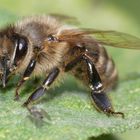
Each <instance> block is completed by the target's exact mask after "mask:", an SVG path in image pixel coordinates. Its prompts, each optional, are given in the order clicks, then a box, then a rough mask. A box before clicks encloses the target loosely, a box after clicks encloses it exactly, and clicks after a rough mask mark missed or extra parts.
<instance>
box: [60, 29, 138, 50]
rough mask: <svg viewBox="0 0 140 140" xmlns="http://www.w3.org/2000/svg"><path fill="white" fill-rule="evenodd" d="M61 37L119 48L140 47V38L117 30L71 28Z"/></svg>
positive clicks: (67, 39)
mask: <svg viewBox="0 0 140 140" xmlns="http://www.w3.org/2000/svg"><path fill="white" fill-rule="evenodd" d="M87 35H92V36H93V37H92V38H91V37H89V36H88V37H86V36H87ZM60 39H62V40H65V41H68V42H77V43H78V42H83V43H88V44H89V43H90V44H102V45H107V46H112V47H117V48H128V49H140V39H139V38H137V37H135V36H133V35H129V34H126V33H122V32H117V31H101V30H94V29H69V30H64V31H63V32H62V34H61V35H60Z"/></svg>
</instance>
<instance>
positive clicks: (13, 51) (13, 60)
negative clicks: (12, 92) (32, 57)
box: [0, 28, 28, 87]
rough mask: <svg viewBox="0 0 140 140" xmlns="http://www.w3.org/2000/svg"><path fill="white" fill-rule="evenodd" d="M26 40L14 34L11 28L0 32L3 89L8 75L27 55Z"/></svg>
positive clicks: (0, 62)
mask: <svg viewBox="0 0 140 140" xmlns="http://www.w3.org/2000/svg"><path fill="white" fill-rule="evenodd" d="M27 49H28V40H27V38H26V37H24V36H21V35H19V34H17V33H15V32H14V29H13V28H6V30H3V31H2V32H0V75H1V80H2V85H3V87H5V84H6V81H7V79H8V76H9V75H10V74H13V73H14V71H15V70H16V69H17V67H18V65H19V64H20V63H21V61H22V60H23V59H24V57H25V56H26V54H27Z"/></svg>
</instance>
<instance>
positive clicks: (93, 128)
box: [0, 13, 140, 140]
mask: <svg viewBox="0 0 140 140" xmlns="http://www.w3.org/2000/svg"><path fill="white" fill-rule="evenodd" d="M0 17H1V19H5V18H6V17H8V18H7V19H8V20H9V21H10V20H11V21H13V20H14V18H15V17H16V16H11V15H10V16H8V15H7V13H5V14H4V13H3V14H0ZM13 17H14V18H13ZM0 24H1V25H2V24H3V23H0ZM4 24H5V23H4ZM132 75H133V74H132ZM126 77H127V76H126ZM137 77H139V75H136V76H135V77H134V76H133V77H130V76H129V77H128V79H126V80H124V81H121V82H120V84H119V87H118V89H117V90H116V91H112V92H110V96H111V98H112V102H113V106H114V108H115V110H116V111H121V112H124V114H125V119H122V118H120V117H114V116H111V117H108V116H106V115H105V114H103V113H99V112H97V111H96V110H95V108H94V107H93V105H92V103H91V100H90V96H89V93H88V92H87V91H86V90H84V89H82V88H79V86H78V85H77V83H76V82H75V80H73V79H71V80H70V79H69V78H67V79H69V80H67V81H66V82H65V83H64V84H63V85H62V86H61V87H59V88H56V89H55V90H51V91H49V93H47V94H46V95H45V96H44V98H42V100H41V101H40V102H39V103H38V104H37V105H36V107H37V108H38V109H41V110H42V112H43V114H44V116H45V117H44V119H43V120H41V119H39V118H35V117H33V116H32V115H31V114H30V113H29V112H28V110H27V109H26V108H23V107H21V105H22V104H23V103H24V101H26V99H27V97H28V96H29V95H30V94H31V92H32V91H33V89H34V88H35V87H36V86H37V85H36V84H34V83H33V81H31V82H29V83H27V84H26V86H25V89H24V90H23V92H22V96H21V99H20V101H19V102H16V101H14V100H13V98H14V92H15V84H14V83H16V82H15V81H14V80H12V81H11V82H10V83H9V85H8V87H7V88H6V89H1V90H0V111H1V112H0V124H1V125H0V139H1V140H11V139H13V140H19V139H22V140H27V139H30V140H32V139H33V140H38V139H39V140H62V139H65V140H69V139H70V140H71V139H72V140H86V139H88V138H89V137H97V136H99V135H103V134H116V133H121V132H124V131H127V130H130V129H134V128H138V127H139V126H140V119H139V117H140V98H139V96H140V84H139V83H140V79H137Z"/></svg>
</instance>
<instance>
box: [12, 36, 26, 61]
mask: <svg viewBox="0 0 140 140" xmlns="http://www.w3.org/2000/svg"><path fill="white" fill-rule="evenodd" d="M27 45H28V43H27V40H26V39H24V38H19V39H18V40H17V42H16V47H17V48H16V55H15V59H16V60H19V59H20V58H22V57H23V56H25V55H26V53H27Z"/></svg>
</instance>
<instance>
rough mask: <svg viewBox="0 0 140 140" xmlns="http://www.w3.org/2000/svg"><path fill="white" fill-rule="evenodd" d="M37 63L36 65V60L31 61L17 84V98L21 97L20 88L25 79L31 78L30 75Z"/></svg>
mask: <svg viewBox="0 0 140 140" xmlns="http://www.w3.org/2000/svg"><path fill="white" fill-rule="evenodd" d="M35 65H36V60H35V59H31V61H30V62H29V64H28V66H27V68H26V70H25V72H24V74H23V76H22V78H21V80H20V81H19V82H18V84H17V88H16V93H15V100H18V99H19V89H20V88H21V86H22V85H23V84H24V83H25V81H27V80H28V79H29V77H30V75H31V74H32V72H33V70H34V68H35Z"/></svg>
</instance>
